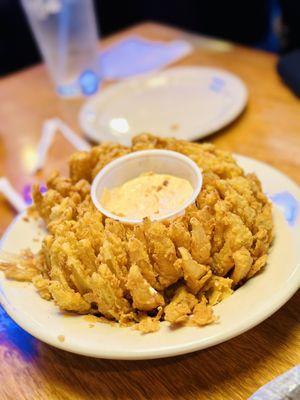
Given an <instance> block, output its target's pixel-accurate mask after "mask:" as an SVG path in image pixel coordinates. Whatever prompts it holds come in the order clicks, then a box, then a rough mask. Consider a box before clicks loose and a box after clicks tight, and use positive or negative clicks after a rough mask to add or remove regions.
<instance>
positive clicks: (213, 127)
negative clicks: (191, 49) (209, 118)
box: [78, 65, 249, 143]
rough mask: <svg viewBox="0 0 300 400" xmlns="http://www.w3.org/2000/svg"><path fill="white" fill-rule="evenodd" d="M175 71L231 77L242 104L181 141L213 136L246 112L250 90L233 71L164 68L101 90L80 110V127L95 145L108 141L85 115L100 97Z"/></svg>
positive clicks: (189, 67) (186, 67)
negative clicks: (200, 72)
mask: <svg viewBox="0 0 300 400" xmlns="http://www.w3.org/2000/svg"><path fill="white" fill-rule="evenodd" d="M174 71H175V73H176V72H177V71H179V73H180V72H181V71H193V72H195V71H198V72H199V71H210V72H212V73H220V74H223V75H227V76H228V77H230V79H233V80H234V81H235V82H236V83H238V84H239V87H240V93H241V101H240V103H239V104H237V105H236V107H235V108H234V109H233V111H231V113H229V114H228V115H227V116H226V117H225V118H222V119H221V120H218V121H217V123H213V124H210V125H209V126H208V127H207V128H206V129H204V130H203V131H202V132H201V133H194V134H190V135H189V136H188V137H185V138H181V139H185V140H189V141H193V140H199V139H202V138H204V137H206V136H209V135H212V134H213V133H216V132H218V131H219V130H221V129H223V128H225V127H226V126H228V125H229V124H230V123H232V122H234V121H235V120H236V119H237V118H238V116H239V115H240V114H241V113H242V112H243V111H244V110H245V108H246V106H247V103H248V100H249V91H248V88H247V86H246V84H245V83H244V81H243V80H242V79H241V78H240V77H239V76H238V75H236V74H234V73H233V72H231V71H227V70H226V69H224V68H218V67H214V66H209V65H203V66H195V65H187V66H174V67H169V68H164V69H161V70H159V71H153V72H149V73H145V74H142V75H138V76H135V77H131V78H128V79H126V80H121V81H117V82H114V83H112V84H110V85H109V86H108V87H107V88H105V89H103V90H102V91H101V90H100V92H98V93H96V94H95V95H94V96H92V97H90V98H89V99H88V100H86V101H85V102H84V103H83V104H82V106H81V107H80V110H79V113H78V122H79V126H80V128H81V129H82V131H83V133H84V135H85V136H86V137H87V138H89V139H90V140H92V141H93V142H95V143H101V142H103V141H106V139H105V138H104V140H103V139H101V138H100V137H99V135H98V134H97V133H96V132H95V129H93V128H92V127H90V124H89V123H88V121H87V119H86V117H85V114H86V113H87V112H88V110H89V109H90V108H91V107H93V105H94V103H96V102H97V101H99V100H98V99H99V97H100V98H101V97H102V96H103V95H104V96H109V95H110V94H113V93H115V92H116V91H118V88H121V89H122V88H123V87H125V88H126V87H127V86H128V85H130V84H133V83H135V82H136V83H139V82H143V81H145V80H147V79H149V78H151V77H152V76H155V75H160V74H166V73H167V74H169V73H171V74H172V72H173V73H174ZM154 134H155V132H154ZM135 136H136V135H135ZM177 139H180V138H177ZM109 140H114V141H117V142H118V138H117V137H114V138H113V137H111V139H109ZM118 143H119V142H118Z"/></svg>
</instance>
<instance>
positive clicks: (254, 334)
mask: <svg viewBox="0 0 300 400" xmlns="http://www.w3.org/2000/svg"><path fill="white" fill-rule="evenodd" d="M130 34H139V35H142V36H145V37H147V38H150V39H160V40H171V39H174V38H183V39H186V40H188V41H190V42H191V43H192V44H193V45H194V46H195V50H194V52H193V53H192V54H191V55H189V56H188V57H186V58H185V59H183V60H181V61H180V62H179V63H177V64H180V65H210V66H214V67H221V68H225V69H227V70H229V71H232V72H233V73H236V74H237V75H239V76H240V77H241V78H242V79H243V80H244V81H245V83H246V84H247V86H248V89H249V103H248V106H247V109H246V110H245V111H244V113H243V114H242V115H241V117H240V118H238V120H236V121H235V122H234V123H233V124H231V125H230V126H228V127H226V128H225V129H223V130H222V131H220V132H218V133H216V134H214V135H212V136H211V137H210V138H209V139H208V140H210V141H212V142H214V143H215V144H217V145H218V146H220V147H221V148H223V149H227V150H230V151H233V152H237V153H240V154H244V155H247V156H250V157H254V158H257V159H259V160H262V161H265V162H267V163H269V164H272V165H273V166H275V167H276V168H278V169H279V170H281V171H282V172H284V173H286V174H287V175H289V176H290V177H291V178H292V179H294V180H295V181H296V182H298V183H299V182H300V174H299V170H300V168H299V167H300V101H299V99H297V98H296V97H294V96H293V95H292V94H291V93H290V91H289V90H288V89H287V88H286V87H285V86H284V85H283V84H282V83H281V81H280V78H279V77H278V75H277V73H276V70H275V65H276V61H277V57H276V56H275V55H272V54H268V53H265V52H262V51H258V50H253V49H248V48H245V47H241V46H236V45H233V44H230V43H227V42H222V41H218V40H213V39H209V38H205V37H200V36H197V35H192V34H189V33H186V32H183V31H179V30H177V29H173V28H169V27H166V26H162V25H157V24H153V23H145V24H141V25H138V26H135V27H133V28H131V29H129V30H127V31H124V32H121V33H119V34H117V35H114V36H112V37H110V38H107V39H105V40H103V41H102V45H103V46H104V47H105V46H108V45H109V44H111V43H112V42H113V41H115V40H118V39H119V38H121V37H124V36H126V35H130ZM81 104H82V100H63V99H60V98H58V97H57V96H56V95H55V93H54V91H53V86H52V84H51V82H50V81H49V79H48V76H47V73H46V70H45V67H44V66H42V65H39V66H36V67H33V68H30V69H27V70H24V71H22V72H19V73H15V74H13V75H10V76H9V77H7V78H4V79H2V80H1V81H0V176H2V175H5V176H7V177H8V178H9V179H10V180H11V182H12V183H13V185H14V186H15V187H16V188H17V189H18V190H19V191H22V190H23V188H24V185H27V184H31V183H32V182H33V181H36V180H37V179H38V180H40V181H41V182H42V181H43V179H44V176H45V175H47V174H48V173H49V171H50V170H52V169H53V168H56V169H60V170H62V171H63V170H64V169H65V164H66V159H67V156H68V155H69V154H70V153H71V152H72V147H71V146H70V145H69V144H67V143H65V142H64V140H63V139H62V138H61V137H59V136H58V137H57V138H56V139H55V144H54V145H53V147H52V150H51V152H50V154H49V157H48V162H47V167H46V168H45V170H44V171H43V173H42V174H40V175H39V176H36V177H32V176H31V175H30V169H31V167H32V165H33V162H34V160H35V155H36V152H35V150H36V146H37V143H38V140H39V136H40V130H41V125H42V122H43V121H44V120H45V119H47V118H51V117H54V116H59V117H61V118H62V119H63V120H64V121H65V122H67V123H68V124H69V125H70V126H71V127H73V128H74V129H75V130H76V131H78V132H79V127H78V123H77V113H78V110H79V107H80V105H81ZM0 216H1V218H0V235H1V234H2V233H3V232H4V231H5V229H6V228H7V226H8V224H9V223H10V222H11V220H12V218H13V217H14V211H13V210H12V209H11V208H10V206H9V205H8V203H7V202H6V201H5V200H4V199H3V198H2V197H0ZM283 267H284V266H283ZM299 307H300V294H299V292H298V293H297V294H296V295H295V296H294V297H293V298H292V299H291V300H290V301H289V302H288V303H287V304H286V305H285V306H284V307H282V308H281V309H280V310H279V311H278V312H277V313H275V314H274V315H273V316H272V317H271V318H269V319H268V320H266V321H265V322H263V323H262V324H260V325H259V326H257V327H256V328H254V329H252V330H250V331H249V332H247V333H244V334H243V335H241V336H239V337H237V338H235V339H232V340H230V341H229V342H227V343H223V344H220V345H218V346H215V347H213V348H210V349H207V350H203V351H200V352H197V353H194V354H190V355H186V356H180V357H175V358H169V359H164V360H153V361H139V362H126V361H107V360H95V359H92V358H86V357H82V356H77V355H73V354H70V353H66V352H64V351H61V350H57V349H55V348H52V347H50V346H48V345H46V344H44V343H42V342H40V341H38V340H36V339H34V338H33V337H32V336H30V335H29V334H27V333H26V332H25V331H23V330H22V329H21V328H19V327H18V326H17V325H16V324H15V323H14V322H13V321H12V320H11V319H10V318H9V317H8V316H7V314H6V313H5V312H4V310H3V309H2V308H1V307H0V399H1V400H10V399H17V400H23V399H26V400H27V399H37V400H40V399H42V400H46V399H58V400H65V399H74V400H77V399H175V398H176V399H213V400H224V399H225V400H227V399H230V400H236V399H240V400H244V399H247V398H248V397H249V396H250V395H251V394H252V393H253V392H254V391H255V390H257V389H258V388H259V387H260V386H261V385H263V384H265V383H266V382H267V381H269V380H271V379H273V378H275V377H276V376H277V375H279V374H281V373H283V372H284V371H286V370H287V369H289V368H291V367H293V366H294V365H296V364H298V363H299V362H300V348H299V343H300V324H299Z"/></svg>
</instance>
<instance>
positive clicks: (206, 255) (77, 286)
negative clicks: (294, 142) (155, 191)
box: [0, 134, 273, 333]
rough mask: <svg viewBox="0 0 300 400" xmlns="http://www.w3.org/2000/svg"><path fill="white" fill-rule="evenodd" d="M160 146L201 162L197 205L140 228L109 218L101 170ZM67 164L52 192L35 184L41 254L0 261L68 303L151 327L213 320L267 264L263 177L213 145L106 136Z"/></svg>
mask: <svg viewBox="0 0 300 400" xmlns="http://www.w3.org/2000/svg"><path fill="white" fill-rule="evenodd" d="M154 148H158V149H169V150H174V151H178V152H180V153H182V154H185V155H187V156H188V157H190V158H191V159H193V160H194V161H195V162H196V163H197V164H198V165H199V167H200V168H201V169H202V173H203V186H202V190H201V192H200V194H199V196H198V198H197V199H196V202H195V204H194V205H192V206H190V207H188V208H187V209H186V212H185V214H184V215H183V216H180V217H178V218H176V219H174V220H172V221H164V222H151V221H149V220H145V221H144V222H143V223H141V224H139V225H135V226H129V225H123V224H121V223H119V222H116V221H113V220H110V219H108V218H105V217H104V216H102V215H101V214H100V212H99V211H98V210H96V208H95V207H94V205H93V203H92V201H91V197H90V184H91V181H92V179H93V178H94V177H95V175H96V174H97V172H98V171H99V170H100V169H101V168H103V167H104V166H105V165H106V164H107V163H109V162H110V161H112V160H113V159H115V158H117V157H120V156H122V155H124V154H127V153H129V152H132V151H138V150H144V149H154ZM69 166H70V177H69V178H64V177H61V176H60V175H59V174H58V173H53V174H52V175H51V176H50V177H49V179H48V181H47V187H48V190H47V192H46V193H45V194H44V195H42V194H41V193H40V192H39V189H38V187H35V188H34V190H33V198H34V203H35V208H36V210H37V212H38V214H39V215H40V216H41V218H43V220H44V221H45V223H46V225H47V228H48V232H49V234H48V236H47V237H46V238H45V239H44V241H43V244H42V247H41V250H40V252H39V254H38V255H37V256H36V257H35V258H34V260H32V258H30V257H29V258H28V255H27V258H26V257H24V255H23V257H20V258H18V259H17V260H16V261H15V263H14V262H10V263H8V262H6V264H5V262H3V263H2V264H0V265H2V268H4V269H6V270H7V272H6V273H7V276H8V277H10V278H15V279H23V280H32V282H33V283H34V285H35V287H36V289H37V291H38V292H39V294H40V295H41V297H43V298H44V299H46V300H49V299H53V300H54V301H55V303H56V304H57V305H58V306H59V307H60V309H62V310H66V311H73V312H78V313H85V314H89V315H97V316H98V317H100V318H102V319H103V318H106V319H107V320H114V321H117V322H119V323H120V324H121V325H122V326H128V325H132V324H135V328H136V329H138V330H140V331H141V332H144V333H147V332H153V331H155V330H157V329H159V321H161V320H166V321H169V322H170V323H171V324H176V325H178V324H180V325H182V324H186V325H194V326H203V325H206V324H209V323H212V322H214V321H215V317H214V315H213V311H212V308H211V306H213V305H215V304H217V303H219V302H220V301H222V300H224V299H225V298H226V297H228V296H229V295H230V294H231V293H232V292H233V289H235V288H236V287H238V286H240V285H241V284H243V283H244V282H245V281H246V280H247V279H249V278H251V277H252V276H253V275H255V274H256V273H257V272H258V271H259V270H260V269H261V268H263V267H264V265H265V264H266V261H267V252H268V249H269V247H270V244H271V242H272V238H273V233H272V229H273V223H272V211H271V205H270V203H269V202H268V200H267V198H266V196H265V195H264V194H263V192H262V188H261V184H260V182H259V180H258V179H257V177H256V176H255V175H254V174H249V175H245V174H244V172H243V170H242V169H241V168H240V167H239V166H238V165H237V163H236V162H235V160H234V159H233V157H232V156H231V154H230V153H228V152H225V151H222V150H218V149H216V148H215V146H214V145H212V144H197V143H190V142H186V141H183V140H175V139H165V138H159V137H155V136H152V135H148V134H144V135H141V136H137V137H135V138H134V139H133V145H132V147H131V148H127V147H124V146H121V145H116V144H112V143H106V144H102V145H100V146H96V147H94V148H93V149H92V150H91V151H90V152H78V153H75V154H74V155H73V156H72V157H71V159H70V163H69ZM99 320H100V319H99Z"/></svg>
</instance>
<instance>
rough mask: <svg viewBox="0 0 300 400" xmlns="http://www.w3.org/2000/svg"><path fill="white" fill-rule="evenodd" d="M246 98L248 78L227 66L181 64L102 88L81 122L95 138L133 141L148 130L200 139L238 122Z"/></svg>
mask: <svg viewBox="0 0 300 400" xmlns="http://www.w3.org/2000/svg"><path fill="white" fill-rule="evenodd" d="M247 97H248V93H247V89H246V87H245V85H244V83H243V82H242V81H241V80H240V79H239V78H238V77H237V76H235V75H233V74H231V73H229V72H227V71H224V70H221V69H216V68H208V67H176V68H171V69H167V70H165V71H161V72H158V73H155V74H150V75H146V76H143V77H137V78H133V79H130V80H127V81H125V82H121V83H117V84H114V85H112V86H110V87H109V88H107V89H104V90H103V91H100V92H99V93H98V94H96V95H95V96H94V97H92V98H91V99H89V100H88V101H87V102H86V103H85V105H84V106H83V107H82V109H81V111H80V114H79V122H80V125H81V128H82V129H83V131H84V132H85V133H86V135H87V136H88V137H89V138H90V139H92V140H93V141H95V142H100V141H110V140H113V141H117V142H119V143H121V144H124V145H130V142H131V138H132V136H134V135H137V134H140V133H143V132H150V133H154V134H156V135H159V136H163V137H170V136H172V137H176V138H178V139H186V140H195V139H199V138H202V137H204V136H206V135H209V134H211V133H213V132H215V131H217V130H219V129H221V128H223V127H224V126H225V125H227V124H228V123H230V122H231V121H233V120H234V119H235V118H236V117H237V116H238V115H239V114H240V113H241V111H242V110H243V108H244V107H245V105H246V103H247Z"/></svg>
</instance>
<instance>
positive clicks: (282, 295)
mask: <svg viewBox="0 0 300 400" xmlns="http://www.w3.org/2000/svg"><path fill="white" fill-rule="evenodd" d="M234 157H237V158H238V159H239V160H241V159H245V160H249V161H252V162H253V161H255V162H256V163H258V164H262V165H263V166H267V167H268V168H270V169H272V170H273V171H274V172H276V173H277V174H278V173H279V174H280V175H282V177H283V178H284V179H287V180H288V182H289V183H290V184H292V185H293V187H294V188H295V190H296V191H297V192H298V193H299V195H300V188H299V187H298V185H297V183H296V182H294V181H293V180H292V179H290V178H289V177H288V176H287V175H285V174H284V173H282V172H281V171H279V170H277V169H276V168H274V167H273V166H271V165H269V164H266V163H264V162H262V161H259V160H256V159H253V158H251V157H246V156H242V155H237V154H234ZM24 213H25V212H23V213H21V214H19V215H17V216H16V217H15V218H14V219H13V221H12V222H11V224H10V225H9V227H8V228H7V230H6V231H5V233H4V234H3V236H2V238H1V240H0V248H2V246H3V243H4V242H5V241H6V239H7V237H8V236H9V234H10V232H11V231H12V229H13V227H14V225H15V224H16V223H17V222H18V221H19V219H21V218H22V217H23V216H24ZM291 278H293V279H291ZM1 279H2V278H1ZM1 279H0V302H1V304H2V306H3V308H4V309H5V311H6V312H7V314H8V315H9V316H10V317H11V318H12V319H13V320H14V321H15V322H16V323H17V324H18V325H19V326H20V327H21V328H22V329H24V330H25V331H27V332H28V333H29V334H31V335H32V336H34V337H35V338H37V339H39V340H41V341H43V342H45V343H47V344H49V345H52V346H54V347H56V348H59V349H61V350H66V351H69V352H71V353H74V354H80V355H84V356H90V357H95V358H104V359H116V360H147V359H157V358H165V357H174V356H178V355H182V354H187V353H192V352H194V351H199V350H202V349H204V348H209V347H212V346H215V345H217V344H220V343H223V342H227V341H228V340H230V339H232V338H234V337H237V336H239V335H241V334H243V333H244V332H246V331H248V330H250V329H252V328H253V327H255V326H257V325H259V324H260V323H261V322H263V321H264V320H266V319H267V318H269V317H270V316H271V315H273V314H274V313H275V312H276V311H278V309H279V308H281V307H282V306H283V305H284V304H285V303H286V302H287V301H288V300H289V299H290V298H291V297H292V296H293V295H294V294H295V293H296V291H297V290H298V288H299V285H300V261H298V262H297V263H296V265H295V269H294V271H293V273H292V274H291V275H290V277H289V279H290V285H289V286H283V287H282V288H281V290H279V291H278V292H276V293H275V294H274V295H273V296H272V297H271V300H272V301H268V303H267V305H263V308H260V309H259V310H258V311H256V312H255V313H254V314H251V316H250V318H249V317H248V318H247V319H245V320H244V321H243V322H242V323H240V324H239V326H238V329H237V328H231V329H229V328H228V329H227V330H226V331H225V333H218V334H217V335H214V336H213V337H212V336H208V337H207V338H205V339H203V338H202V339H201V343H199V339H196V340H194V341H190V342H188V343H186V344H177V345H172V346H171V347H170V348H167V349H166V348H161V349H159V347H158V348H156V349H151V350H148V349H145V350H143V351H141V350H130V351H127V350H123V351H122V352H120V350H117V351H115V352H114V351H113V350H109V351H106V350H103V349H100V350H101V351H100V352H99V351H98V352H97V349H95V350H93V351H91V350H87V349H86V348H84V347H83V346H81V345H79V346H78V347H77V348H76V349H75V348H74V346H72V345H69V343H68V342H67V341H66V342H64V343H61V342H59V341H58V340H57V337H56V336H55V335H53V336H51V335H49V334H48V335H45V333H44V331H39V330H37V329H35V328H32V325H31V324H30V321H29V322H28V320H25V319H22V314H21V315H20V314H19V313H18V312H15V310H14V307H13V305H12V304H10V303H9V301H6V299H5V294H4V293H3V289H2V285H1ZM4 279H5V278H4ZM269 300H270V298H269ZM120 329H126V328H120Z"/></svg>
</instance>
